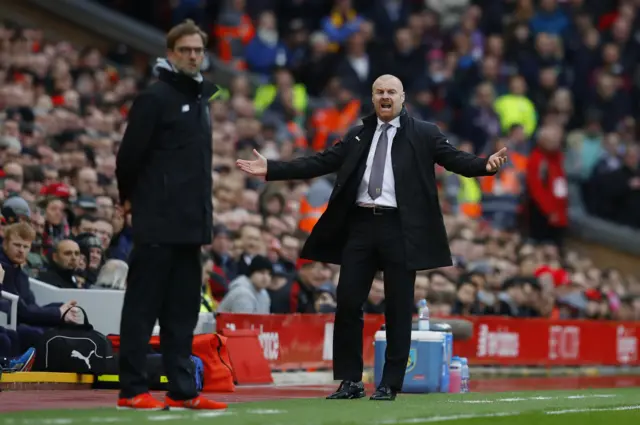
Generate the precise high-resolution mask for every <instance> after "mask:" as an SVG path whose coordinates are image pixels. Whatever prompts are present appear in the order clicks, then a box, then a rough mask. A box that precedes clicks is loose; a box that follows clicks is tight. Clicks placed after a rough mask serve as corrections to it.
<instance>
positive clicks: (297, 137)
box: [287, 120, 309, 150]
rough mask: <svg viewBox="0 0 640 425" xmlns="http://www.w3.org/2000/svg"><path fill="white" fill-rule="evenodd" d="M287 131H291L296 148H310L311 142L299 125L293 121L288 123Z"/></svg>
mask: <svg viewBox="0 0 640 425" xmlns="http://www.w3.org/2000/svg"><path fill="white" fill-rule="evenodd" d="M287 130H288V131H289V134H291V137H292V138H293V143H294V145H295V147H296V148H298V149H303V150H304V149H307V148H309V141H308V140H307V137H306V136H305V134H304V131H303V130H302V128H300V126H299V125H298V123H296V122H295V121H293V120H292V121H289V122H287Z"/></svg>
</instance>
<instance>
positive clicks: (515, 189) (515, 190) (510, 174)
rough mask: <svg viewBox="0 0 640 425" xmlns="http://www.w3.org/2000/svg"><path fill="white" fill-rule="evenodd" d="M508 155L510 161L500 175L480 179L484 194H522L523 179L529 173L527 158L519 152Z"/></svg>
mask: <svg viewBox="0 0 640 425" xmlns="http://www.w3.org/2000/svg"><path fill="white" fill-rule="evenodd" d="M507 155H508V157H509V161H508V162H507V164H505V166H504V167H503V168H502V170H501V171H500V173H498V174H494V175H493V176H487V177H483V178H481V179H480V189H481V190H482V193H485V194H491V195H503V194H510V195H518V194H520V193H522V179H523V176H524V175H525V174H526V171H527V157H526V156H524V155H522V154H519V153H517V152H508V153H507ZM509 165H511V166H509Z"/></svg>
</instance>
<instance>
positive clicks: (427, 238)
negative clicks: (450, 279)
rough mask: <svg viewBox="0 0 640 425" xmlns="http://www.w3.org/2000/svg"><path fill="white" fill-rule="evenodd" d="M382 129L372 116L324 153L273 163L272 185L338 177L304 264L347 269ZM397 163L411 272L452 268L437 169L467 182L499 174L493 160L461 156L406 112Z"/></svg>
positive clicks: (393, 155) (395, 154) (393, 150)
mask: <svg viewBox="0 0 640 425" xmlns="http://www.w3.org/2000/svg"><path fill="white" fill-rule="evenodd" d="M376 127H377V118H376V116H375V115H370V116H368V117H366V118H364V119H363V124H362V125H358V126H355V127H353V128H351V129H350V130H349V131H348V132H347V134H346V135H345V136H344V138H343V139H342V140H341V141H339V142H338V143H336V144H335V145H333V146H332V147H330V148H328V149H327V150H325V151H323V152H319V153H316V154H314V155H312V156H308V157H304V158H297V159H295V160H293V161H289V162H284V161H271V160H270V161H268V162H267V175H266V179H267V180H269V181H274V180H296V179H311V178H314V177H319V176H322V175H325V174H330V173H334V172H335V173H337V179H336V183H335V186H334V188H333V192H332V193H331V198H330V200H329V204H328V206H327V209H326V211H325V212H324V214H323V215H322V217H321V218H320V220H319V221H318V223H317V224H316V225H315V227H314V228H313V231H312V232H311V235H310V236H309V238H308V239H307V242H306V243H305V245H304V248H303V249H302V253H301V257H302V258H306V259H309V260H313V261H321V262H325V263H333V264H340V263H341V258H342V251H343V248H344V246H345V242H346V239H347V237H348V235H349V231H348V230H349V229H348V228H347V227H348V223H349V221H348V220H347V218H348V214H349V212H350V211H351V210H352V209H353V207H354V205H355V202H356V198H357V193H358V185H359V183H360V181H361V180H362V176H363V175H364V171H365V168H366V165H365V163H366V159H367V154H368V152H369V148H370V146H371V142H372V140H373V136H374V133H375V130H376ZM391 162H392V167H393V174H394V179H395V190H396V202H397V205H398V212H399V215H400V221H401V224H402V234H400V235H398V237H399V238H402V239H403V241H404V247H405V253H406V255H405V256H406V261H407V268H408V269H410V270H426V269H433V268H438V267H446V266H450V265H452V260H451V252H450V250H449V243H448V239H447V233H446V230H445V227H444V220H443V218H442V212H441V211H440V203H439V202H438V190H437V187H436V177H435V164H440V165H442V166H443V167H444V168H446V169H447V170H449V171H452V172H454V173H457V174H460V175H462V176H465V177H478V176H487V175H491V174H494V173H489V172H487V171H486V166H487V159H485V158H479V157H477V156H475V155H472V154H469V153H466V152H462V151H459V150H457V149H456V148H455V147H453V146H452V145H451V144H450V143H449V141H448V140H447V138H446V137H445V136H444V135H443V134H442V132H441V131H440V130H439V129H438V127H437V126H436V125H434V124H432V123H429V122H425V121H421V120H418V119H415V118H413V117H411V116H410V115H409V114H408V113H407V112H406V110H404V109H403V111H402V112H401V114H400V128H399V129H398V130H397V132H396V135H395V137H394V139H393V145H392V148H391Z"/></svg>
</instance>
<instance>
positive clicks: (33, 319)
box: [18, 281, 61, 326]
mask: <svg viewBox="0 0 640 425" xmlns="http://www.w3.org/2000/svg"><path fill="white" fill-rule="evenodd" d="M21 286H23V288H21V290H20V292H21V294H19V296H20V300H19V301H18V323H24V324H27V325H34V326H35V325H43V326H47V325H48V326H53V325H57V324H59V323H60V322H61V320H60V308H59V307H55V306H46V307H40V306H39V305H37V304H36V300H35V297H34V295H33V292H32V291H31V289H30V288H29V287H28V281H27V282H26V283H25V282H21ZM24 286H26V288H25V287H24Z"/></svg>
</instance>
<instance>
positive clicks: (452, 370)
mask: <svg viewBox="0 0 640 425" xmlns="http://www.w3.org/2000/svg"><path fill="white" fill-rule="evenodd" d="M449 392H450V393H460V392H462V362H461V361H460V357H458V356H453V357H452V358H451V366H449Z"/></svg>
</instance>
